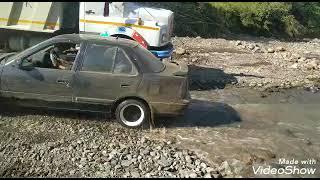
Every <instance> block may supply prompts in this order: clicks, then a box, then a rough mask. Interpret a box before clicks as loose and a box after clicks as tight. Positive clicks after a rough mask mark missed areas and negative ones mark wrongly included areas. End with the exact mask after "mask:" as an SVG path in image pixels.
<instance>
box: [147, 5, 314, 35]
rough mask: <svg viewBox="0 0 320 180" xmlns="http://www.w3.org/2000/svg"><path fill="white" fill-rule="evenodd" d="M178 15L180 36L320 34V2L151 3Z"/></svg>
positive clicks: (177, 33)
mask: <svg viewBox="0 0 320 180" xmlns="http://www.w3.org/2000/svg"><path fill="white" fill-rule="evenodd" d="M147 4H148V5H151V6H155V7H161V8H165V9H170V10H172V11H173V12H174V13H175V27H174V28H175V31H174V32H175V34H176V35H178V36H187V35H188V36H202V37H212V36H216V35H217V34H219V33H234V34H237V33H244V34H250V35H256V36H275V37H293V38H296V37H305V36H319V34H320V2H211V3H196V2H158V3H157V2H148V3H147Z"/></svg>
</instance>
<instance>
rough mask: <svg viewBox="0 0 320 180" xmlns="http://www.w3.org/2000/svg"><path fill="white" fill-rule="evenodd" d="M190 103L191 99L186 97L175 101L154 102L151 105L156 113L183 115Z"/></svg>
mask: <svg viewBox="0 0 320 180" xmlns="http://www.w3.org/2000/svg"><path fill="white" fill-rule="evenodd" d="M189 103H190V100H189V99H184V100H182V101H180V102H174V103H167V102H166V103H163V102H152V103H151V106H152V108H153V112H154V113H155V114H160V115H168V116H176V115H182V114H183V113H184V111H185V109H187V107H188V105H189Z"/></svg>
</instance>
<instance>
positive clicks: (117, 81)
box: [75, 44, 141, 112]
mask: <svg viewBox="0 0 320 180" xmlns="http://www.w3.org/2000/svg"><path fill="white" fill-rule="evenodd" d="M140 81H141V75H139V73H138V71H137V69H136V67H135V66H134V64H133V63H132V62H131V61H130V60H129V58H128V56H127V55H126V54H125V51H124V50H123V49H121V48H120V47H117V46H111V45H99V44H88V45H87V48H86V50H85V54H84V56H83V59H82V66H81V67H80V68H79V70H77V73H76V78H75V100H76V102H77V103H79V104H82V105H83V107H85V108H89V106H86V104H87V103H89V104H95V105H96V106H90V107H91V108H99V111H104V112H105V111H107V110H110V109H109V107H110V105H111V104H112V103H113V102H114V101H115V100H117V99H119V98H121V97H126V96H133V95H136V92H137V88H138V86H139V83H140Z"/></svg>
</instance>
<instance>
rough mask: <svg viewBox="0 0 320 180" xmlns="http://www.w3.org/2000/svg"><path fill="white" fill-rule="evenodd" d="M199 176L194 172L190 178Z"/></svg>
mask: <svg viewBox="0 0 320 180" xmlns="http://www.w3.org/2000/svg"><path fill="white" fill-rule="evenodd" d="M197 176H198V175H197V174H196V173H195V172H192V173H191V174H189V177H190V178H196V177H197Z"/></svg>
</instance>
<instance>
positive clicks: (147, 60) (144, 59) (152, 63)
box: [134, 45, 165, 73]
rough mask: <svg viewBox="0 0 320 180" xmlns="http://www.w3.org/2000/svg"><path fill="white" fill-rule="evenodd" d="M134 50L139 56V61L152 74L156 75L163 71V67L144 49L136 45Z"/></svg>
mask: <svg viewBox="0 0 320 180" xmlns="http://www.w3.org/2000/svg"><path fill="white" fill-rule="evenodd" d="M134 49H135V52H136V53H137V55H138V56H139V61H140V62H141V63H142V64H143V65H144V66H146V67H147V68H148V69H149V70H151V71H152V72H154V73H158V72H161V71H163V70H164V69H165V65H164V64H163V63H162V62H161V61H160V60H159V59H158V58H156V57H155V56H154V55H153V54H152V53H151V52H150V51H148V50H147V49H146V48H144V47H142V46H140V45H138V46H136V47H134Z"/></svg>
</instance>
